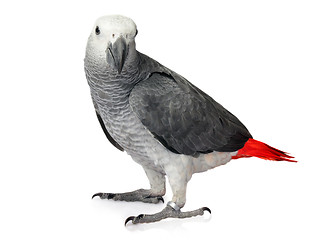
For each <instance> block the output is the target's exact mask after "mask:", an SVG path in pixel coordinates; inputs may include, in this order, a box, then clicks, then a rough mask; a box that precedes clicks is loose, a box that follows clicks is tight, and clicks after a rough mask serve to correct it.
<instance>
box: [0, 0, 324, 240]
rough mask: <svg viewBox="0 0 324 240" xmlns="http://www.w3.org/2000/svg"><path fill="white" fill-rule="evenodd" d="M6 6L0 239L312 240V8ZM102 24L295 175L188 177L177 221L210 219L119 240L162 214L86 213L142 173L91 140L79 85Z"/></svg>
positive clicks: (319, 50)
mask: <svg viewBox="0 0 324 240" xmlns="http://www.w3.org/2000/svg"><path fill="white" fill-rule="evenodd" d="M6 2H7V3H4V1H2V3H1V6H0V34H1V38H0V43H1V44H0V60H1V65H0V66H1V75H0V107H1V108H0V110H1V118H0V121H1V124H0V141H1V143H0V160H1V163H0V164H1V165H0V184H1V189H0V194H1V196H0V201H1V204H0V221H1V223H0V228H1V230H0V238H1V239H99V238H100V239H113V238H118V239H123V238H125V239H126V237H127V238H128V239H148V238H151V239H167V238H168V237H172V238H180V237H181V239H185V238H189V239H191V238H197V237H200V236H208V237H206V238H207V239H211V238H213V239H222V240H223V239H324V233H323V231H324V230H323V225H324V217H323V216H324V209H323V201H324V197H323V183H324V177H323V167H324V164H323V162H324V159H323V133H324V131H323V120H324V118H323V106H322V105H323V100H324V97H323V84H322V82H323V80H324V47H323V46H324V44H323V43H324V14H323V12H324V8H323V1H310V0H308V1H288V0H278V1H277V0H272V1H251V0H249V1H197V2H193V1H191V2H189V1H174V0H173V1H166V0H164V1H159V2H157V1H130V0H129V1H117V0H115V1H111V0H105V1H32V0H29V1H6ZM114 13H118V14H123V15H126V16H129V17H131V18H132V19H134V21H135V22H136V24H137V26H138V30H139V34H138V37H137V39H136V40H137V48H138V50H139V51H141V52H143V53H145V54H147V55H149V56H151V57H153V58H155V59H156V60H158V61H159V62H161V63H162V64H164V65H166V66H167V67H169V68H171V69H173V70H175V71H176V72H178V73H180V74H181V75H183V76H185V77H186V78H187V79H188V80H190V81H191V82H192V83H194V84H195V85H197V86H199V87H200V88H201V89H202V90H204V91H206V92H207V93H208V94H209V95H211V96H212V97H213V98H214V99H215V100H216V101H218V102H220V103H221V104H222V105H224V106H225V107H226V108H227V109H229V110H230V111H231V112H233V113H234V114H235V115H236V116H237V117H238V118H240V120H241V121H242V122H243V123H244V124H245V125H246V126H247V127H248V128H249V130H250V132H251V133H252V135H253V136H254V138H256V139H258V140H261V141H264V142H266V143H268V144H270V145H273V146H274V147H277V148H280V149H282V150H284V151H288V152H290V153H291V154H292V155H294V156H295V157H296V159H297V160H298V161H299V162H298V163H297V164H294V163H287V162H270V161H264V160H260V159H252V158H251V159H240V160H235V161H232V162H230V163H229V164H227V165H225V166H222V167H219V168H216V169H214V170H212V171H208V172H205V173H202V174H197V175H194V176H193V178H192V180H191V181H190V183H189V186H188V195H187V204H186V206H185V208H184V210H193V209H195V208H199V207H203V206H208V207H209V208H211V210H212V215H209V214H208V213H206V214H205V215H204V216H203V217H197V218H191V219H186V220H166V221H162V222H158V223H154V224H145V225H131V224H129V225H128V226H127V227H124V225H123V224H124V220H125V219H126V218H127V217H128V216H130V215H138V214H140V213H153V212H157V211H160V210H161V209H162V208H163V207H164V205H163V204H162V203H161V204H158V205H147V204H144V203H123V202H114V201H101V200H100V199H98V198H97V199H93V200H91V196H92V194H93V193H96V192H99V191H106V192H123V191H130V190H135V189H137V188H141V187H148V181H147V179H146V176H145V174H144V172H143V170H142V168H141V167H140V166H139V165H137V164H136V163H134V162H133V161H132V160H131V158H130V157H129V156H128V155H127V154H125V153H121V152H119V151H118V150H117V149H115V148H114V147H113V146H112V145H110V144H109V143H108V141H107V140H106V139H105V136H104V134H103V133H102V131H101V129H100V126H99V123H98V122H97V119H96V116H95V112H94V109H93V106H92V102H91V100H90V95H89V88H88V86H87V83H86V79H85V76H84V72H83V58H84V52H85V45H86V41H87V37H88V35H89V34H90V31H91V29H92V26H93V24H94V21H95V19H96V18H97V17H99V16H101V15H105V14H114ZM171 197H172V194H171V192H170V188H169V187H168V192H167V194H166V196H165V200H166V201H168V200H170V199H171Z"/></svg>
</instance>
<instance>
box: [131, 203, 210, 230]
mask: <svg viewBox="0 0 324 240" xmlns="http://www.w3.org/2000/svg"><path fill="white" fill-rule="evenodd" d="M204 211H208V212H209V213H211V211H210V209H209V208H208V207H202V208H199V209H197V210H194V211H188V212H181V211H180V208H179V207H178V206H177V205H176V204H175V203H173V202H169V203H168V205H167V206H166V207H165V208H164V209H163V210H162V211H161V212H158V213H155V214H151V215H149V214H140V215H138V216H137V217H135V216H131V217H128V218H127V219H126V221H125V226H126V224H127V223H128V222H129V221H132V223H133V224H137V223H152V222H158V221H161V220H162V219H165V218H190V217H195V216H198V215H203V214H204Z"/></svg>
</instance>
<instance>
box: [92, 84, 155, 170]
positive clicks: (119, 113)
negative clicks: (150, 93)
mask: <svg viewBox="0 0 324 240" xmlns="http://www.w3.org/2000/svg"><path fill="white" fill-rule="evenodd" d="M91 94H92V98H93V100H94V102H95V103H96V105H97V108H98V109H97V110H98V111H99V114H100V116H101V118H102V120H103V122H104V124H105V127H106V129H107V131H108V132H109V134H110V135H111V136H112V138H113V139H114V140H115V141H116V142H117V143H118V144H119V145H120V146H121V147H122V148H123V149H124V150H125V151H126V152H127V153H128V154H130V155H131V156H132V157H133V159H134V160H136V161H137V160H138V161H140V162H139V163H140V164H142V165H158V163H157V161H156V162H155V163H154V161H152V150H153V151H154V149H156V148H158V147H160V145H161V144H159V143H158V141H157V140H156V139H154V137H153V136H152V134H151V133H150V132H149V131H148V130H147V129H146V128H145V127H144V125H143V124H142V123H141V121H140V120H139V119H138V117H137V116H136V115H135V113H134V112H133V111H132V109H131V107H130V105H129V102H128V98H126V97H123V96H118V94H114V93H112V92H108V91H107V92H105V91H104V90H102V89H100V88H96V87H94V88H92V89H91Z"/></svg>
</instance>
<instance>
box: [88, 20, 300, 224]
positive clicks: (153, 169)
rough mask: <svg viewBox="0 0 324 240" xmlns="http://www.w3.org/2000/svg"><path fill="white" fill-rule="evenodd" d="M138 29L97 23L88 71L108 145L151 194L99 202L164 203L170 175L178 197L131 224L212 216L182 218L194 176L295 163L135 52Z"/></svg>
mask: <svg viewBox="0 0 324 240" xmlns="http://www.w3.org/2000/svg"><path fill="white" fill-rule="evenodd" d="M136 35H137V27H136V25H135V23H134V22H133V21H132V20H131V19H129V18H127V17H124V16H120V15H111V16H104V17H101V18H99V19H98V20H97V21H96V23H95V25H94V27H93V29H92V31H91V34H90V37H89V39H88V43H87V48H86V56H85V59H84V68H85V73H86V78H87V80H88V84H89V86H90V90H91V97H92V101H93V105H94V108H95V110H96V114H97V117H98V120H99V122H100V125H101V127H102V129H103V131H104V133H105V134H106V136H107V138H108V139H109V141H110V142H111V143H112V144H113V145H114V146H115V147H116V148H117V149H119V150H121V151H126V152H127V153H128V154H129V155H130V156H131V157H132V159H133V160H134V161H135V162H137V163H138V164H140V165H141V166H142V167H143V169H144V171H145V173H146V175H147V177H148V180H149V182H150V187H151V188H150V189H138V190H135V191H132V192H126V193H96V194H94V195H93V197H95V196H99V197H100V198H101V199H113V200H120V201H141V202H145V203H158V202H160V201H162V202H164V201H163V198H162V196H164V194H165V191H166V187H165V176H167V177H168V180H169V184H170V186H171V189H172V193H173V197H172V200H171V201H169V202H168V203H167V205H166V207H165V208H164V209H163V210H162V211H161V212H158V213H156V214H140V215H138V216H131V217H129V218H127V219H126V221H125V225H126V224H127V222H129V221H131V222H132V223H134V224H136V223H150V222H156V221H160V220H162V219H165V218H187V217H193V216H197V215H203V214H204V212H205V211H208V212H209V213H211V211H210V209H209V208H207V207H202V208H199V209H196V210H193V211H188V212H183V211H181V208H182V207H183V206H184V205H185V202H186V189H187V183H188V182H189V180H190V179H191V177H192V175H193V174H194V173H199V172H204V171H207V170H209V169H212V168H215V167H217V166H220V165H223V164H226V163H227V162H229V161H230V160H231V159H237V158H242V157H258V158H262V159H267V160H274V161H290V162H296V161H294V160H292V158H293V157H291V156H289V155H288V154H287V153H285V152H283V151H280V150H278V149H275V148H273V147H271V146H269V145H267V144H265V143H262V142H260V141H257V140H255V139H253V138H252V136H251V134H250V133H249V131H248V130H247V128H246V127H245V126H244V125H243V124H242V123H241V122H240V120H239V119H238V118H236V117H235V116H234V115H233V114H232V113H230V112H229V111H228V110H226V109H225V108H224V107H223V106H222V105H220V104H219V103H217V102H216V101H215V100H214V99H212V98H211V97H210V96H208V95H207V94H206V93H204V92H203V91H201V90H200V89H199V88H197V87H196V86H194V85H193V84H192V83H190V82H189V81H188V80H186V79H185V78H183V77H182V76H180V75H179V74H177V73H175V72H173V71H172V70H170V69H168V68H166V67H164V66H163V65H161V64H160V63H158V62H157V61H155V60H153V59H152V58H150V57H148V56H146V55H144V54H142V53H140V52H138V51H137V50H136V47H135V37H136Z"/></svg>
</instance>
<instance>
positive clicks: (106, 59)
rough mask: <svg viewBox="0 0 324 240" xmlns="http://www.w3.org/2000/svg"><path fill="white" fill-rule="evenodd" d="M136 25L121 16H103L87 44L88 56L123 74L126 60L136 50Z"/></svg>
mask: <svg viewBox="0 0 324 240" xmlns="http://www.w3.org/2000/svg"><path fill="white" fill-rule="evenodd" d="M136 34H137V27H136V24H135V23H134V22H133V20H132V19H130V18H127V17H124V16H121V15H109V16H103V17H100V18H99V19H97V21H96V23H95V25H94V27H93V29H92V31H91V34H90V37H89V39H88V44H87V54H89V55H91V56H92V57H95V58H96V59H97V61H99V64H108V65H109V66H110V68H112V69H114V70H116V71H118V73H121V71H122V70H123V67H124V64H125V62H126V60H127V59H128V58H129V57H130V56H132V55H133V54H134V53H135V52H136V50H135V36H136Z"/></svg>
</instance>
